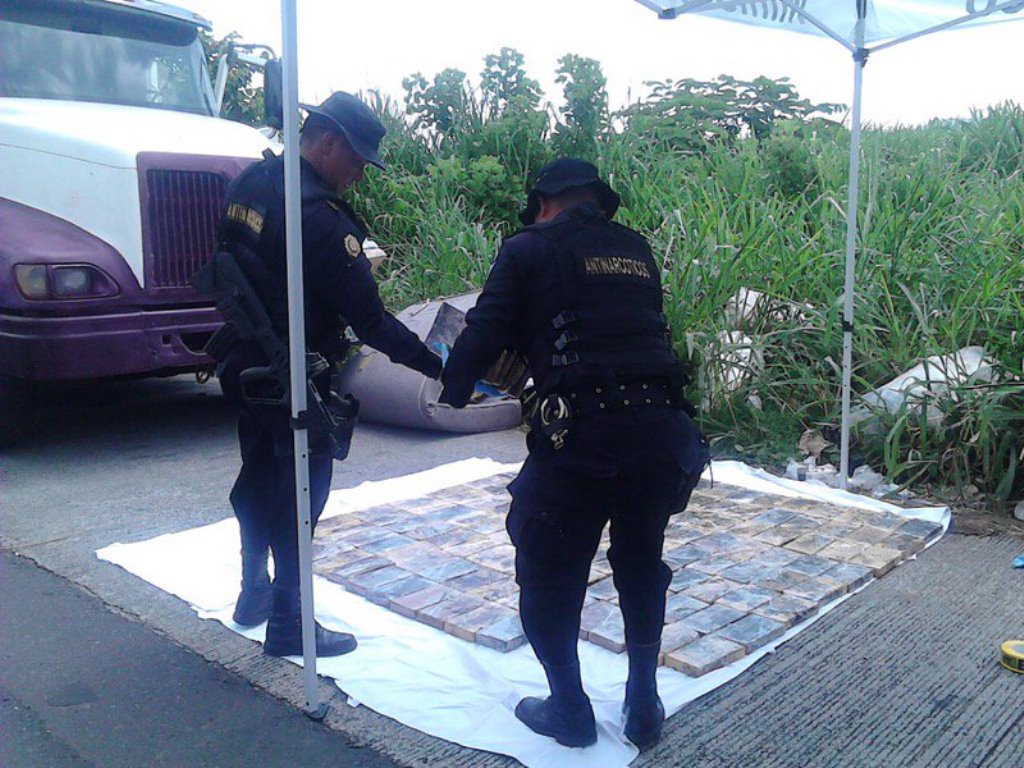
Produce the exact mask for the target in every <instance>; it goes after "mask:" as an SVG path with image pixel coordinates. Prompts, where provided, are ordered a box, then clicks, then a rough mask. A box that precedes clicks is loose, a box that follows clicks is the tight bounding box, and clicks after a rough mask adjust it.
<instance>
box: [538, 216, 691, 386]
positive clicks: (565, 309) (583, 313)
mask: <svg viewBox="0 0 1024 768" xmlns="http://www.w3.org/2000/svg"><path fill="white" fill-rule="evenodd" d="M527 231H531V232H534V233H536V234H538V235H540V236H542V237H544V239H545V240H546V241H547V243H548V246H549V247H548V252H549V256H550V258H553V259H555V260H556V262H557V266H558V273H559V279H560V282H561V286H560V296H561V297H562V300H563V304H562V308H561V309H560V310H558V311H557V312H555V313H554V314H553V315H552V316H550V317H548V318H544V319H542V320H541V322H542V325H540V326H538V327H535V328H533V329H531V330H532V333H531V338H532V339H533V342H532V346H531V349H530V361H531V367H532V373H533V376H534V381H535V384H536V385H537V389H538V391H539V392H540V393H541V394H542V395H544V394H548V393H551V392H563V393H564V392H572V391H574V390H576V389H579V388H582V387H586V386H588V385H595V384H596V385H602V384H609V385H613V384H622V383H626V382H636V381H652V380H663V381H667V382H669V383H671V384H673V385H675V386H677V387H678V386H680V385H681V384H682V383H683V374H682V369H681V368H680V365H679V361H678V359H677V358H676V355H675V353H674V352H673V350H672V344H671V340H670V336H669V330H668V324H667V321H666V318H665V315H664V314H663V313H662V310H661V308H662V297H661V276H660V272H659V270H658V266H657V264H656V263H655V261H654V258H653V256H652V255H651V250H650V247H649V246H648V245H647V242H646V241H645V240H644V239H643V238H642V237H641V236H640V235H638V234H637V233H635V232H633V231H632V230H630V229H628V228H626V227H623V226H621V225H619V224H615V223H614V222H611V221H608V220H606V219H605V218H604V217H602V216H600V215H598V214H596V212H593V211H590V210H588V209H586V208H577V209H573V210H571V211H570V212H569V216H568V217H567V220H566V221H564V222H559V223H557V224H554V225H548V226H544V225H541V226H537V225H534V226H532V227H528V228H527Z"/></svg>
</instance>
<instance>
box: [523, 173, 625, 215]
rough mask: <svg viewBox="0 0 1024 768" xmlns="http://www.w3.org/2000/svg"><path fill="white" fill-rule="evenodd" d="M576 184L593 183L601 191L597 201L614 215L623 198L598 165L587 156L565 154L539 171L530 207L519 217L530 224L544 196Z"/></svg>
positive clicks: (529, 201) (530, 196)
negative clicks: (604, 178) (602, 177)
mask: <svg viewBox="0 0 1024 768" xmlns="http://www.w3.org/2000/svg"><path fill="white" fill-rule="evenodd" d="M575 187H591V188H592V189H593V190H594V192H596V193H597V202H598V205H600V206H601V210H602V211H604V215H605V216H606V217H607V218H609V219H610V218H612V217H613V216H614V215H615V212H616V211H617V210H618V209H619V203H620V202H621V200H620V199H619V196H618V195H617V194H616V193H615V191H614V190H613V189H612V188H611V187H609V186H608V185H607V184H606V183H605V182H603V181H602V180H601V177H600V176H599V175H598V173H597V166H595V165H594V164H593V163H588V162H587V161H585V160H577V159H576V158H573V157H563V158H561V159H560V160H555V161H554V162H553V163H548V164H547V165H545V166H544V167H543V168H541V169H540V173H538V174H537V183H536V184H534V185H533V189H531V190H530V194H529V195H528V196H527V198H526V208H525V209H523V210H522V211H520V213H519V220H520V221H521V222H523V224H524V225H526V226H530V225H531V224H533V222H534V221H536V220H537V214H538V213H540V198H541V197H542V196H545V197H550V196H551V195H557V194H559V193H561V192H565V190H567V189H573V188H575Z"/></svg>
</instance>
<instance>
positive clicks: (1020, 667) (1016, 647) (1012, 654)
mask: <svg viewBox="0 0 1024 768" xmlns="http://www.w3.org/2000/svg"><path fill="white" fill-rule="evenodd" d="M1000 650H1001V651H1002V654H1003V658H1002V660H1001V661H1000V662H999V663H1000V664H1002V665H1003V666H1004V667H1006V668H1007V669H1008V670H1010V671H1011V672H1020V673H1021V674H1024V640H1007V641H1006V642H1005V643H1003V645H1002V647H1001V648H1000Z"/></svg>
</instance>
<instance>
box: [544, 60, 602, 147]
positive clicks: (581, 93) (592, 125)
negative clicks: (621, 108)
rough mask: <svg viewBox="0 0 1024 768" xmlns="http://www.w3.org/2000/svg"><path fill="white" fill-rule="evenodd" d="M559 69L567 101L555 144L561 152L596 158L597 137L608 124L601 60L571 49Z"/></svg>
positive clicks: (559, 62)
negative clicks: (589, 57)
mask: <svg viewBox="0 0 1024 768" xmlns="http://www.w3.org/2000/svg"><path fill="white" fill-rule="evenodd" d="M556 72H557V74H558V77H556V78H555V82H556V83H558V84H560V85H561V86H562V94H563V96H564V97H565V103H564V104H563V105H562V107H561V108H560V109H559V112H560V113H561V115H562V120H563V122H561V123H559V124H558V125H557V126H556V127H555V135H554V145H555V147H556V149H557V150H558V152H559V153H560V154H563V155H570V156H573V157H579V158H583V159H586V160H593V159H594V158H595V157H597V141H598V137H599V136H601V134H602V133H604V131H605V130H606V129H607V128H608V92H607V91H606V90H605V86H606V85H607V83H608V81H607V79H606V78H605V76H604V73H603V72H602V71H601V63H600V62H599V61H597V60H596V59H588V58H585V57H583V56H577V55H576V54H573V53H570V54H566V55H565V56H563V57H562V58H560V59H559V60H558V69H557V70H556Z"/></svg>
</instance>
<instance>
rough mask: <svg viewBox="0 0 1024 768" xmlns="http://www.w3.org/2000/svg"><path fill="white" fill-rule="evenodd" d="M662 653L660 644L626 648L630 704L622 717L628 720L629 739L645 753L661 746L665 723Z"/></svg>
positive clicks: (623, 710) (627, 734)
mask: <svg viewBox="0 0 1024 768" xmlns="http://www.w3.org/2000/svg"><path fill="white" fill-rule="evenodd" d="M660 650H661V643H660V642H658V643H653V644H651V645H631V644H627V645H626V652H627V653H628V654H629V678H628V679H627V680H626V701H625V702H624V703H623V705H622V713H623V714H624V715H625V716H626V738H627V739H629V740H630V741H631V742H633V744H635V745H636V748H637V749H639V750H640V751H641V752H643V751H645V750H648V749H650V748H651V747H653V746H654V745H655V744H657V743H658V741H659V739H661V729H662V727H663V726H664V723H665V707H664V705H663V704H662V703H661V699H660V698H659V697H658V683H657V680H656V679H655V673H656V672H657V670H658V653H659V651H660Z"/></svg>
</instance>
